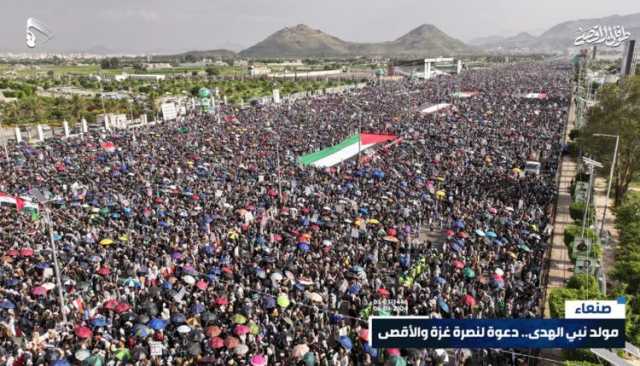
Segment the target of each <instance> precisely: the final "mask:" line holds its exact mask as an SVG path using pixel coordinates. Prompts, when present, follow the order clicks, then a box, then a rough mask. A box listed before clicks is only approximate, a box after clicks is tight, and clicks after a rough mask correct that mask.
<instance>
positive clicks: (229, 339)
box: [224, 336, 240, 349]
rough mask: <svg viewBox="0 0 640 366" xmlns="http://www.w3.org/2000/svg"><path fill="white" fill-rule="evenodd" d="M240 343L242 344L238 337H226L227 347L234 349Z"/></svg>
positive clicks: (225, 344)
mask: <svg viewBox="0 0 640 366" xmlns="http://www.w3.org/2000/svg"><path fill="white" fill-rule="evenodd" d="M239 345H240V340H239V339H238V338H236V337H231V336H229V337H227V338H225V339H224V346H225V347H227V349H234V348H236V347H238V346H239Z"/></svg>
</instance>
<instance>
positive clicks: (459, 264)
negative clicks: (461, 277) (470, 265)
mask: <svg viewBox="0 0 640 366" xmlns="http://www.w3.org/2000/svg"><path fill="white" fill-rule="evenodd" d="M453 267H454V268H457V269H463V268H464V262H462V261H457V260H456V261H453Z"/></svg>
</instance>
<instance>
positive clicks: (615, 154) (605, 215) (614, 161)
mask: <svg viewBox="0 0 640 366" xmlns="http://www.w3.org/2000/svg"><path fill="white" fill-rule="evenodd" d="M593 136H598V137H615V139H616V147H615V148H614V150H613V161H612V162H611V169H610V171H609V183H608V184H607V195H606V197H605V198H604V209H603V210H602V222H601V223H600V234H599V235H600V237H602V233H603V232H604V221H605V218H606V217H607V208H608V206H609V195H610V193H611V184H612V182H613V171H614V169H615V166H616V160H617V158H618V144H619V143H620V136H619V135H609V134H606V133H594V134H593Z"/></svg>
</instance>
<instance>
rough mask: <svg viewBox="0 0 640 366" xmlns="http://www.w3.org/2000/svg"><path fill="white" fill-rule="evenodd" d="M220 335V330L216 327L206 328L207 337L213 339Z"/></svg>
mask: <svg viewBox="0 0 640 366" xmlns="http://www.w3.org/2000/svg"><path fill="white" fill-rule="evenodd" d="M220 333H222V330H221V329H220V327H218V326H215V325H212V326H210V327H208V328H207V337H211V338H214V337H217V336H219V335H220ZM212 340H213V339H212ZM221 340H222V339H221Z"/></svg>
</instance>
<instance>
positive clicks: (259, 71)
mask: <svg viewBox="0 0 640 366" xmlns="http://www.w3.org/2000/svg"><path fill="white" fill-rule="evenodd" d="M270 72H271V70H270V69H269V68H268V67H266V66H265V65H253V66H251V67H250V68H249V74H250V75H251V76H260V75H267V74H269V73H270Z"/></svg>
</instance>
